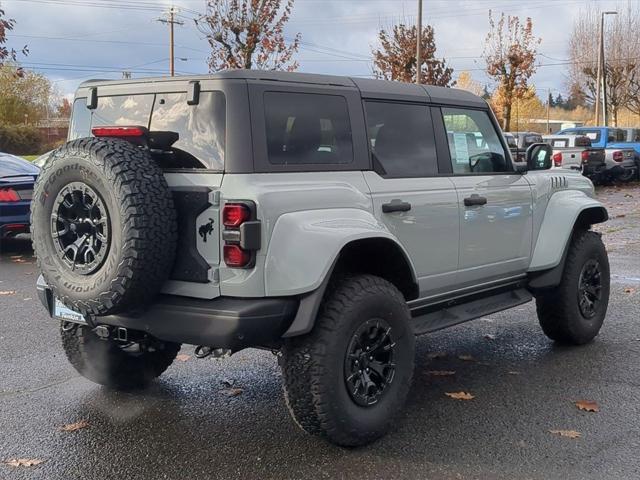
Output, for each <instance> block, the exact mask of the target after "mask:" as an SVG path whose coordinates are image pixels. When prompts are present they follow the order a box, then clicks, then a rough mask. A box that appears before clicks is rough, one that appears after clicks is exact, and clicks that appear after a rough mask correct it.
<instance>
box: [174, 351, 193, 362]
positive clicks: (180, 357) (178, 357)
mask: <svg viewBox="0 0 640 480" xmlns="http://www.w3.org/2000/svg"><path fill="white" fill-rule="evenodd" d="M190 358H191V357H190V356H189V355H186V354H184V353H181V354H180V355H176V360H178V361H180V362H186V361H187V360H189V359H190Z"/></svg>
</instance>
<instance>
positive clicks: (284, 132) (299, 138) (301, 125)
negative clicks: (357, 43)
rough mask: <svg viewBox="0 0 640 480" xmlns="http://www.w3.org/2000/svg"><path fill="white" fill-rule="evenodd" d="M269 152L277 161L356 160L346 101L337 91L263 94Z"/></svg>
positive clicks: (284, 162) (302, 162)
mask: <svg viewBox="0 0 640 480" xmlns="http://www.w3.org/2000/svg"><path fill="white" fill-rule="evenodd" d="M264 109H265V121H266V133H267V153H268V156H269V162H270V163H272V164H274V165H313V164H345V163H351V162H352V161H353V143H352V140H351V123H350V121H349V113H348V110H347V101H346V100H345V98H344V97H341V96H337V95H314V94H306V93H280V92H267V93H265V94H264Z"/></svg>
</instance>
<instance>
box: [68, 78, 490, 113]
mask: <svg viewBox="0 0 640 480" xmlns="http://www.w3.org/2000/svg"><path fill="white" fill-rule="evenodd" d="M232 79H238V80H255V81H261V80H262V81H270V82H288V83H306V84H313V85H327V86H342V87H356V88H358V89H359V90H360V93H361V95H362V97H364V98H380V99H382V98H392V99H397V100H420V99H421V100H422V101H431V102H434V103H443V104H457V105H471V106H476V107H486V106H487V103H486V102H485V101H484V100H483V99H482V98H480V97H478V96H477V95H474V94H473V93H471V92H467V91H466V90H459V89H456V88H447V87H436V86H433V85H416V84H413V83H403V82H395V81H388V80H374V79H370V78H354V77H344V76H337V75H324V74H317V73H300V72H281V71H272V70H223V71H220V72H217V73H212V74H208V75H185V76H177V77H148V78H138V79H121V80H99V79H95V80H87V81H85V82H83V83H81V84H80V86H79V88H88V87H99V86H101V85H105V86H106V85H127V84H132V85H133V84H135V85H141V84H146V83H149V84H157V83H164V82H189V81H194V80H200V81H205V80H232Z"/></svg>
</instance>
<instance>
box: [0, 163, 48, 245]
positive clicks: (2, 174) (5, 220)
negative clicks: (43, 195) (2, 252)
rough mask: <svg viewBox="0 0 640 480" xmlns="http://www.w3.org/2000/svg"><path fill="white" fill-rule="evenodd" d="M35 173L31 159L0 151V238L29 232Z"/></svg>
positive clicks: (38, 169)
mask: <svg viewBox="0 0 640 480" xmlns="http://www.w3.org/2000/svg"><path fill="white" fill-rule="evenodd" d="M39 173H40V168H38V167H37V166H35V165H33V164H32V163H31V162H27V161H26V160H23V159H22V158H19V157H16V156H14V155H9V154H7V153H0V238H4V237H11V236H14V235H17V234H19V233H28V232H29V212H30V209H31V197H32V196H33V184H34V182H35V181H36V178H37V177H38V174H39Z"/></svg>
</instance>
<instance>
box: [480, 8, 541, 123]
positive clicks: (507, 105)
mask: <svg viewBox="0 0 640 480" xmlns="http://www.w3.org/2000/svg"><path fill="white" fill-rule="evenodd" d="M540 41H541V39H540V38H537V37H535V36H534V35H533V22H532V21H531V18H529V17H527V19H526V20H525V21H524V23H521V22H520V19H519V18H518V17H515V16H514V17H512V16H505V14H504V13H501V14H500V18H499V19H498V21H497V22H496V21H495V20H494V18H493V16H492V13H491V10H489V33H488V34H487V38H486V42H485V50H484V53H483V56H484V59H485V61H486V63H487V74H488V75H489V76H490V77H491V78H493V79H494V80H495V81H496V82H497V83H498V86H497V90H498V91H499V92H500V104H499V105H496V107H497V108H498V110H502V119H503V129H504V130H505V131H508V130H509V129H510V128H511V107H512V105H513V103H514V101H515V100H516V99H518V98H520V97H522V96H523V95H525V94H526V93H527V91H528V88H529V84H528V82H529V79H530V78H531V76H532V75H533V74H534V73H535V72H536V55H537V53H538V52H537V46H538V45H539V44H540Z"/></svg>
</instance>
